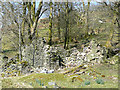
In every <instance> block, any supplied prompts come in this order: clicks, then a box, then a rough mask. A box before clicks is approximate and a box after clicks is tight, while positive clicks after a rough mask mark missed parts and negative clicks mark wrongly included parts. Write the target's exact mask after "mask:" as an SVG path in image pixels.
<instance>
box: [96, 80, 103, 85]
mask: <svg viewBox="0 0 120 90" xmlns="http://www.w3.org/2000/svg"><path fill="white" fill-rule="evenodd" d="M96 83H97V84H104V81H103V80H102V79H97V80H96Z"/></svg>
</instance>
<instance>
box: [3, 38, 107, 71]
mask: <svg viewBox="0 0 120 90" xmlns="http://www.w3.org/2000/svg"><path fill="white" fill-rule="evenodd" d="M22 55H23V57H22V58H23V61H24V63H21V64H19V63H17V61H15V60H17V59H15V58H14V59H10V60H8V62H7V63H9V62H11V61H12V62H15V63H12V64H10V65H9V66H5V67H4V65H3V67H4V70H3V72H4V71H6V70H7V68H10V69H12V70H18V71H21V70H22V72H23V73H30V72H36V73H40V72H41V73H43V72H46V73H48V72H54V70H57V69H59V68H60V67H76V66H79V65H82V64H85V65H87V64H88V63H92V64H94V63H101V62H103V60H104V59H105V58H106V55H107V49H106V48H105V47H101V45H100V44H97V43H96V41H95V40H92V41H91V42H90V44H89V45H88V46H86V47H84V48H83V51H82V52H80V51H79V50H78V49H76V48H75V47H74V48H71V49H69V50H65V49H63V48H60V47H55V46H49V45H47V44H46V43H45V42H44V41H43V39H42V38H40V39H38V40H37V41H33V43H32V44H31V45H29V46H26V48H25V49H23V50H22ZM33 61H34V62H33ZM27 62H28V63H27ZM25 63H27V64H26V66H25ZM43 70H44V71H43ZM50 70H52V71H50Z"/></svg>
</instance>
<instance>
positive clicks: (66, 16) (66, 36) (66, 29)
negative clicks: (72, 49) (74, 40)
mask: <svg viewBox="0 0 120 90" xmlns="http://www.w3.org/2000/svg"><path fill="white" fill-rule="evenodd" d="M68 9H69V8H68V1H67V2H66V14H65V20H66V27H65V40H64V49H67V48H68V44H69V41H68V38H69V35H68V31H69V30H68V25H69V21H68V16H69V14H68Z"/></svg>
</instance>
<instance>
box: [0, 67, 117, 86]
mask: <svg viewBox="0 0 120 90" xmlns="http://www.w3.org/2000/svg"><path fill="white" fill-rule="evenodd" d="M94 69H96V70H97V71H98V72H101V73H102V75H105V77H101V75H99V76H97V77H98V78H101V79H103V80H104V82H105V83H104V84H97V83H96V82H95V77H96V76H94V77H92V76H90V75H87V74H86V75H71V76H69V75H63V74H61V73H52V74H38V73H37V74H35V73H33V74H31V75H28V76H19V77H14V78H13V77H12V78H10V77H9V78H7V79H3V80H2V84H3V88H10V87H19V88H20V87H26V88H29V87H31V88H32V87H33V88H41V87H42V86H40V85H39V84H38V83H37V82H36V79H38V80H41V83H44V85H45V86H47V87H48V88H53V86H49V85H48V82H56V84H57V85H58V86H60V87H62V88H117V87H118V78H117V77H118V75H117V69H114V68H113V66H109V67H108V66H107V65H95V66H94ZM73 76H78V77H79V78H80V79H81V80H78V79H77V80H76V81H75V82H72V78H71V77H73ZM82 80H83V81H82ZM85 81H90V82H91V83H90V85H85V84H84V83H85ZM30 83H31V85H30Z"/></svg>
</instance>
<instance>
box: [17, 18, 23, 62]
mask: <svg viewBox="0 0 120 90" xmlns="http://www.w3.org/2000/svg"><path fill="white" fill-rule="evenodd" d="M18 21H19V60H20V61H22V50H21V28H20V27H21V26H20V17H19V16H18Z"/></svg>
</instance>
